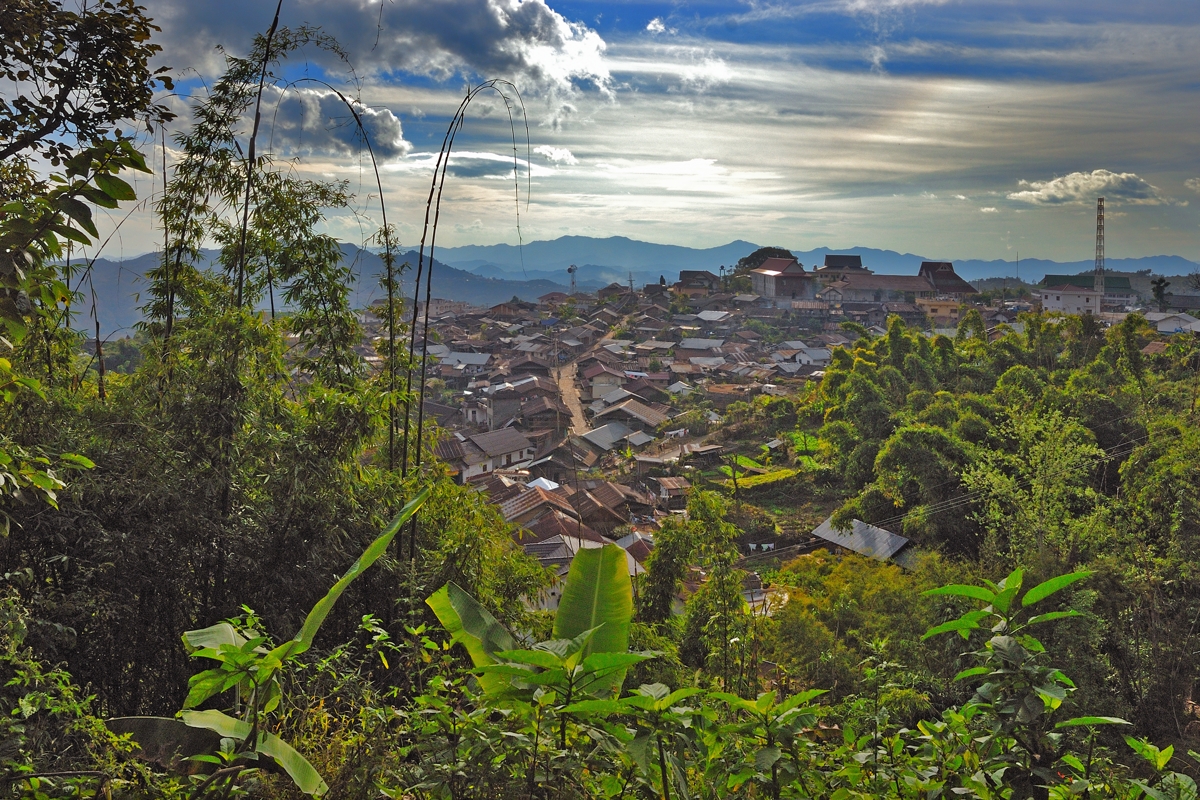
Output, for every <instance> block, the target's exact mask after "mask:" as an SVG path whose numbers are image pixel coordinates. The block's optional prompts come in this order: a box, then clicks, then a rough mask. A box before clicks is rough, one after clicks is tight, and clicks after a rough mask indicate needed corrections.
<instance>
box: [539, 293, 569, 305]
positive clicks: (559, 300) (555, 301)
mask: <svg viewBox="0 0 1200 800" xmlns="http://www.w3.org/2000/svg"><path fill="white" fill-rule="evenodd" d="M568 298H569V295H567V294H566V293H565V292H547V293H546V294H544V295H542V296H541V297H539V298H538V303H539V304H540V305H543V306H548V307H550V308H554V307H556V306H559V305H562V304H563V303H565V302H567V299H568Z"/></svg>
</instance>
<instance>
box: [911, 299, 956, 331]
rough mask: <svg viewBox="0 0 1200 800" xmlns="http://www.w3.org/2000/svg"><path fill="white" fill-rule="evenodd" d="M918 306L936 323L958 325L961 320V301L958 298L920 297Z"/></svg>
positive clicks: (917, 300) (917, 302) (917, 301)
mask: <svg viewBox="0 0 1200 800" xmlns="http://www.w3.org/2000/svg"><path fill="white" fill-rule="evenodd" d="M916 304H917V308H919V309H921V310H922V311H923V312H925V316H927V317H929V318H930V319H932V320H933V321H934V324H935V325H952V326H957V325H958V320H959V302H958V300H956V299H947V298H940V299H939V298H934V297H918V298H917V299H916Z"/></svg>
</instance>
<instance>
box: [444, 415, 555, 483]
mask: <svg viewBox="0 0 1200 800" xmlns="http://www.w3.org/2000/svg"><path fill="white" fill-rule="evenodd" d="M434 452H435V453H436V454H437V456H438V458H440V459H442V460H443V461H445V462H446V464H447V465H449V467H450V468H451V470H453V471H454V472H456V473H457V474H458V478H459V482H460V483H466V482H468V481H470V480H471V479H472V478H476V477H478V476H480V475H487V474H489V473H491V472H493V471H495V470H497V469H502V468H504V467H510V466H512V465H513V464H518V463H521V462H523V461H527V460H528V459H530V458H532V457H533V454H534V452H535V448H534V445H533V442H531V441H529V439H528V438H527V437H526V436H525V435H524V434H523V433H521V432H520V431H518V430H515V429H513V428H501V429H500V430H498V431H490V432H488V433H476V434H470V435H464V434H461V433H456V434H454V435H453V436H450V437H448V438H446V439H443V440H441V441H439V442H438V443H437V444H436V445H435V446H434Z"/></svg>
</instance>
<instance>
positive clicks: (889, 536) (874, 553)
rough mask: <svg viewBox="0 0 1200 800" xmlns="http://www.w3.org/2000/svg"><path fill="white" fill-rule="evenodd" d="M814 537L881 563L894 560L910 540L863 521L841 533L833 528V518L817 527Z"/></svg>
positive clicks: (853, 524)
mask: <svg viewBox="0 0 1200 800" xmlns="http://www.w3.org/2000/svg"><path fill="white" fill-rule="evenodd" d="M813 536H816V537H818V538H820V539H824V540H825V541H827V542H831V543H832V544H836V545H838V546H839V547H844V548H846V549H847V550H853V551H854V552H855V553H858V554H859V555H864V556H869V557H871V558H878V559H879V560H881V561H886V560H887V559H889V558H892V557H893V556H895V555H896V553H898V552H900V550H902V549H903V548H904V546H905V545H906V544H908V539H906V538H904V537H903V536H900V535H899V534H895V533H892V532H891V531H886V530H884V529H883V528H878V527H876V526H874V525H870V524H868V523H866V522H863V521H862V520H861V519H856V520H854V521H853V523H852V524H851V527H850V530H848V531H839V530H837V529H836V528H834V527H833V517H829V518H828V519H826V520H825V521H824V522H822V523H821V524H820V525H818V526H817V529H816V530H814V531H813Z"/></svg>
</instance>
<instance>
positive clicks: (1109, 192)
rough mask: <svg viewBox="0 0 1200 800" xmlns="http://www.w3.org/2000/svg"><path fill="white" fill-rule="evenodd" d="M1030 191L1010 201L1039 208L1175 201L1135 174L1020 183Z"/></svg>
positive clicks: (1102, 173) (1100, 172)
mask: <svg viewBox="0 0 1200 800" xmlns="http://www.w3.org/2000/svg"><path fill="white" fill-rule="evenodd" d="M1019 185H1021V186H1027V187H1029V188H1027V189H1024V190H1022V191H1019V192H1010V193H1009V195H1008V199H1009V200H1020V201H1021V202H1025V203H1033V204H1035V205H1065V204H1083V205H1087V204H1090V203H1094V202H1096V198H1097V197H1104V198H1106V199H1108V200H1113V201H1117V202H1123V203H1130V204H1132V205H1142V206H1159V205H1170V204H1173V203H1175V200H1173V199H1172V198H1170V197H1168V196H1166V195H1164V194H1163V193H1162V192H1161V191H1160V190H1159V189H1158V187H1157V186H1154V185H1153V184H1151V183H1150V182H1149V181H1147V180H1145V179H1144V178H1142V177H1140V176H1138V175H1136V174H1134V173H1132V172H1109V171H1108V170H1106V169H1097V170H1093V171H1092V172H1072V173H1070V174H1069V175H1063V176H1060V177H1058V178H1054V179H1052V180H1048V181H1025V180H1023V181H1020V182H1019Z"/></svg>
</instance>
